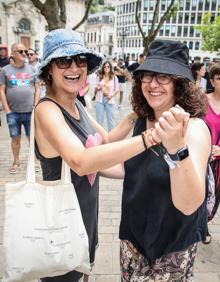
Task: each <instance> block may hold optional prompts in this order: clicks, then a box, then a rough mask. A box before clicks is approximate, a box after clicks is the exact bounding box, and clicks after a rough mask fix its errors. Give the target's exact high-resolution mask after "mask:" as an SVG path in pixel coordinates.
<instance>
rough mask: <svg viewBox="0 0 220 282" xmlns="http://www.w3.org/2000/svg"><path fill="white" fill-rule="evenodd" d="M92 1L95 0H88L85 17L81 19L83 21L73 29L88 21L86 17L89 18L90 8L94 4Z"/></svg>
mask: <svg viewBox="0 0 220 282" xmlns="http://www.w3.org/2000/svg"><path fill="white" fill-rule="evenodd" d="M92 2H93V0H89V1H88V3H87V7H86V11H85V14H84V17H83V18H82V19H81V21H80V22H79V23H78V24H77V25H75V26H74V27H73V28H72V29H73V30H76V29H77V28H78V27H80V26H81V25H82V24H83V23H84V22H85V21H86V19H87V18H88V15H89V10H90V8H91V6H92Z"/></svg>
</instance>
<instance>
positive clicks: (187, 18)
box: [184, 13, 189, 24]
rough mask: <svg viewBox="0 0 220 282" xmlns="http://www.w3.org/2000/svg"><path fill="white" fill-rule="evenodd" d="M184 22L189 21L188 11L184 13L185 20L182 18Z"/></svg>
mask: <svg viewBox="0 0 220 282" xmlns="http://www.w3.org/2000/svg"><path fill="white" fill-rule="evenodd" d="M184 23H185V24H188V23H189V13H185V20H184Z"/></svg>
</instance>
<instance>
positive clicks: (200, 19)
mask: <svg viewBox="0 0 220 282" xmlns="http://www.w3.org/2000/svg"><path fill="white" fill-rule="evenodd" d="M201 23H202V13H198V14H197V24H201Z"/></svg>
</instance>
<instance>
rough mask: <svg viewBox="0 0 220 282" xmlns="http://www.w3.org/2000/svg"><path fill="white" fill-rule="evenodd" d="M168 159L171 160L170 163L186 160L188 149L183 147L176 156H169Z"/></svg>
mask: <svg viewBox="0 0 220 282" xmlns="http://www.w3.org/2000/svg"><path fill="white" fill-rule="evenodd" d="M168 155H169V157H170V158H171V160H172V161H175V162H177V161H180V162H181V161H182V160H184V159H185V158H187V157H188V156H189V150H188V147H187V146H186V147H183V148H182V149H180V150H178V151H177V152H176V154H169V153H168Z"/></svg>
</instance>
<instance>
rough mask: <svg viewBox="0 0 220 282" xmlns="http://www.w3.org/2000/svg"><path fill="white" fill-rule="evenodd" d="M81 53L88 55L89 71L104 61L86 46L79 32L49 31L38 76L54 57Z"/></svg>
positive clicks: (66, 30)
mask: <svg viewBox="0 0 220 282" xmlns="http://www.w3.org/2000/svg"><path fill="white" fill-rule="evenodd" d="M79 54H84V55H85V56H86V57H87V65H88V73H92V72H93V71H95V70H96V69H97V68H98V67H99V66H100V64H101V63H102V57H101V56H100V55H99V54H97V53H96V52H94V51H93V50H89V49H87V48H86V47H85V44H84V41H83V39H82V37H81V35H80V34H79V33H78V32H76V31H74V30H72V29H55V30H53V31H51V32H49V33H48V34H47V35H46V36H45V38H44V43H43V60H42V63H41V65H40V66H39V68H38V70H37V76H39V77H40V75H41V74H42V71H43V68H44V67H46V66H47V65H48V64H49V63H50V62H51V60H52V59H55V58H61V57H66V56H75V55H79Z"/></svg>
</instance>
